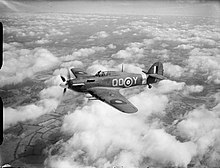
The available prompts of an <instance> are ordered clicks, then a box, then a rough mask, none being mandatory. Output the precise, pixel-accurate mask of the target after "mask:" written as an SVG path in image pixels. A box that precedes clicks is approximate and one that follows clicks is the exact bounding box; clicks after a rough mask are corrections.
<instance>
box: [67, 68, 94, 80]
mask: <svg viewBox="0 0 220 168" xmlns="http://www.w3.org/2000/svg"><path fill="white" fill-rule="evenodd" d="M70 70H71V72H72V73H73V74H74V76H75V77H76V78H82V77H89V76H91V75H89V74H87V73H86V72H85V71H83V70H82V69H80V68H71V69H70Z"/></svg>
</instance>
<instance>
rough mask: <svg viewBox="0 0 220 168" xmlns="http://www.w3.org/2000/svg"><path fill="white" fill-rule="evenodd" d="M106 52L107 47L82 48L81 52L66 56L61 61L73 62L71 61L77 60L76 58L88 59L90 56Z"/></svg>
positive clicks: (77, 51)
mask: <svg viewBox="0 0 220 168" xmlns="http://www.w3.org/2000/svg"><path fill="white" fill-rule="evenodd" d="M105 50H106V48H105V47H98V46H95V47H91V48H81V49H79V50H76V51H74V52H73V53H72V54H71V55H67V56H64V57H62V58H61V59H62V60H63V61H71V60H75V59H76V58H81V59H82V57H88V56H90V55H93V54H95V53H96V52H103V51H105Z"/></svg>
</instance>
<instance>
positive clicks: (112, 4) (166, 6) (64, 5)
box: [0, 0, 220, 17]
mask: <svg viewBox="0 0 220 168" xmlns="http://www.w3.org/2000/svg"><path fill="white" fill-rule="evenodd" d="M0 4H1V6H0V7H1V13H5V12H30V13H32V12H34V13H37V12H64V13H99V14H130V15H181V16H209V17H219V11H220V4H219V2H218V1H207V2H206V1H205V2H202V3H201V2H200V1H120V0H116V1H7V0H1V1H0ZM5 7H6V8H5Z"/></svg>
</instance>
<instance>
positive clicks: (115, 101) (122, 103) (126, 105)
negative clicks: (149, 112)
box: [89, 87, 138, 113]
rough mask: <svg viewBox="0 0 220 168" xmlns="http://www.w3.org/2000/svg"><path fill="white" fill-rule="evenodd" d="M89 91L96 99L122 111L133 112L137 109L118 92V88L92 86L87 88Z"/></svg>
mask: <svg viewBox="0 0 220 168" xmlns="http://www.w3.org/2000/svg"><path fill="white" fill-rule="evenodd" d="M89 93H90V94H91V95H93V96H94V97H96V98H97V99H99V100H101V101H103V102H105V103H107V104H109V105H111V106H113V107H115V108H116V109H118V110H120V111H122V112H124V113H135V112H137V111H138V109H137V108H136V107H135V106H134V105H133V104H131V103H130V102H129V101H128V100H127V99H126V98H125V97H124V96H122V95H121V94H120V93H119V90H116V89H110V88H103V87H94V88H90V89H89Z"/></svg>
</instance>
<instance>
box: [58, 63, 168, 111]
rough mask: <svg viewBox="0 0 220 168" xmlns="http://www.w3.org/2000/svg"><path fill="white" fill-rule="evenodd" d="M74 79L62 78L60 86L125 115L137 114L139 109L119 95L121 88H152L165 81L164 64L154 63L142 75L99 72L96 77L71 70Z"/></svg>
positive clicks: (75, 69)
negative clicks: (145, 86)
mask: <svg viewBox="0 0 220 168" xmlns="http://www.w3.org/2000/svg"><path fill="white" fill-rule="evenodd" d="M70 70H71V72H72V73H73V75H74V76H75V78H74V79H72V78H71V77H70V72H69V71H68V72H69V73H68V76H67V79H66V78H65V77H63V76H61V79H62V81H63V83H62V84H60V86H61V87H63V88H64V93H65V92H66V89H67V88H68V89H71V90H73V91H77V92H83V93H89V94H91V96H92V97H90V98H91V99H92V100H94V98H95V99H98V100H101V101H103V102H105V103H107V104H109V105H111V106H113V107H114V108H116V109H118V110H120V111H121V112H124V113H135V112H137V111H138V109H137V108H136V107H135V106H134V105H133V104H132V103H131V102H129V101H128V100H127V99H126V98H125V97H124V96H123V95H121V94H120V93H119V89H120V88H128V87H133V86H138V85H147V86H148V88H151V87H152V86H151V84H153V83H157V82H158V81H160V80H163V79H165V77H164V76H163V71H164V70H163V64H162V63H161V62H156V63H154V64H153V65H152V66H151V67H150V69H149V70H148V71H147V72H146V71H144V70H143V71H142V73H141V74H135V73H127V72H124V71H123V69H122V71H121V72H120V71H98V72H97V73H96V74H95V75H90V74H87V73H86V72H84V71H83V70H81V69H79V68H72V69H70Z"/></svg>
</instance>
